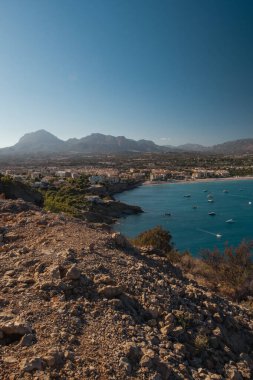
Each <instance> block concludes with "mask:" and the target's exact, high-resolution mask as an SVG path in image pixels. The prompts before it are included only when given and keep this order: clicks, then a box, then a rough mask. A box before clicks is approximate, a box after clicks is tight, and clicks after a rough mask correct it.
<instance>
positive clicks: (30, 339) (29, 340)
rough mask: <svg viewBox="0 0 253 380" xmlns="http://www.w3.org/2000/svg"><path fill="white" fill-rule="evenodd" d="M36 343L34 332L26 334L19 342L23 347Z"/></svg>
mask: <svg viewBox="0 0 253 380" xmlns="http://www.w3.org/2000/svg"><path fill="white" fill-rule="evenodd" d="M34 343H35V336H34V335H32V334H27V335H24V336H23V337H22V338H21V340H20V342H19V344H20V346H21V347H29V346H32V345H33V344H34Z"/></svg>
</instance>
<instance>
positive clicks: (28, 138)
mask: <svg viewBox="0 0 253 380" xmlns="http://www.w3.org/2000/svg"><path fill="white" fill-rule="evenodd" d="M64 145H65V142H64V141H62V140H60V139H58V137H56V136H54V135H53V134H52V133H49V132H47V131H45V130H44V129H41V130H39V131H36V132H31V133H26V134H25V135H24V136H23V137H21V139H20V140H19V141H18V142H17V144H15V145H14V146H12V147H10V148H4V149H0V153H5V154H9V153H12V154H24V153H28V154H29V153H51V152H60V151H62V150H63V149H64Z"/></svg>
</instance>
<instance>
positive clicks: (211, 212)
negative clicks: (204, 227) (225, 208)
mask: <svg viewBox="0 0 253 380" xmlns="http://www.w3.org/2000/svg"><path fill="white" fill-rule="evenodd" d="M208 215H210V216H214V215H216V214H215V212H214V211H210V212H209V213H208Z"/></svg>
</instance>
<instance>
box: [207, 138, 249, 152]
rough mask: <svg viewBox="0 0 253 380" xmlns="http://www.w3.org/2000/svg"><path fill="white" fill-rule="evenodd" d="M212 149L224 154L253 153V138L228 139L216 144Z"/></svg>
mask: <svg viewBox="0 0 253 380" xmlns="http://www.w3.org/2000/svg"><path fill="white" fill-rule="evenodd" d="M211 149H212V151H213V152H214V153H222V154H253V139H241V140H235V141H228V142H225V143H223V144H218V145H214V146H213V147H212V148H211Z"/></svg>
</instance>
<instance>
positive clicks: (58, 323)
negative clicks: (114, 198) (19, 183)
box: [0, 200, 253, 380]
mask: <svg viewBox="0 0 253 380" xmlns="http://www.w3.org/2000/svg"><path fill="white" fill-rule="evenodd" d="M0 221H1V223H0V226H1V228H0V241H1V247H0V290H1V293H0V379H1V380H2V379H3V380H18V379H41V380H42V379H43V380H49V379H59V380H65V379H66V380H84V379H101V380H107V379H118V380H122V379H143V380H144V379H147V380H148V379H150V380H151V379H152V380H163V379H207V380H208V379H216V380H218V379H230V380H232V379H233V380H236V379H238V380H239V379H251V378H252V376H253V375H252V366H253V355H252V348H253V335H252V334H253V319H252V313H251V312H250V311H249V310H247V309H245V308H242V307H239V306H238V305H236V304H233V303H231V302H229V301H228V300H226V299H224V298H220V297H218V296H216V295H215V294H213V293H211V292H210V291H208V290H207V289H206V288H204V287H200V286H198V285H197V283H195V282H194V281H190V280H187V279H186V278H185V277H184V276H183V275H182V274H181V273H180V272H179V271H178V270H177V269H176V268H174V267H173V266H172V265H170V263H169V262H168V261H167V260H166V259H165V258H163V257H159V256H155V255H150V254H148V253H150V252H148V251H142V252H139V251H137V250H135V249H133V247H131V246H130V245H129V244H128V242H127V241H126V240H125V239H124V238H123V237H122V236H121V235H119V234H113V233H111V232H110V231H109V230H108V228H102V227H97V226H96V227H95V226H94V225H93V226H92V225H88V224H87V223H85V222H84V221H80V220H75V219H71V218H68V217H66V216H63V215H54V214H51V213H46V212H42V211H41V210H40V209H39V208H37V207H36V206H34V205H31V204H28V203H25V202H24V201H20V200H18V201H10V200H8V201H7V200H6V201H4V200H3V201H0Z"/></svg>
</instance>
